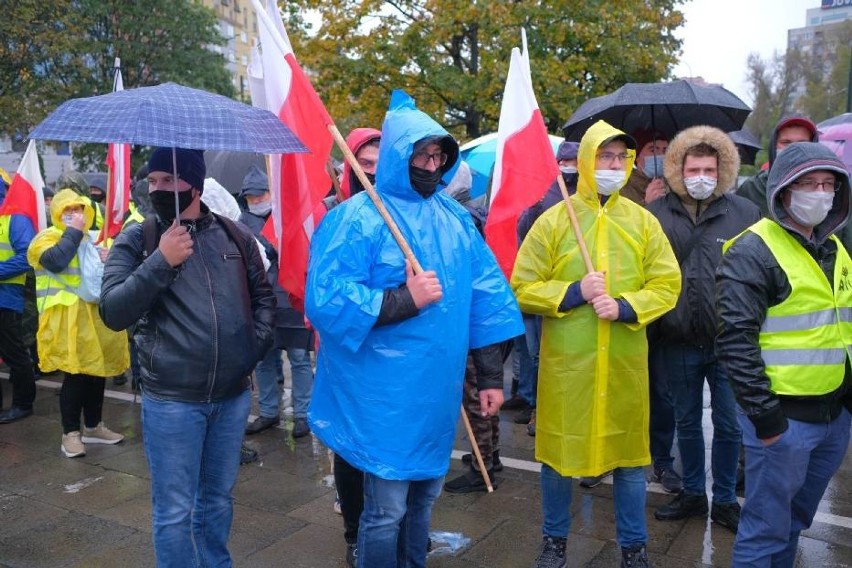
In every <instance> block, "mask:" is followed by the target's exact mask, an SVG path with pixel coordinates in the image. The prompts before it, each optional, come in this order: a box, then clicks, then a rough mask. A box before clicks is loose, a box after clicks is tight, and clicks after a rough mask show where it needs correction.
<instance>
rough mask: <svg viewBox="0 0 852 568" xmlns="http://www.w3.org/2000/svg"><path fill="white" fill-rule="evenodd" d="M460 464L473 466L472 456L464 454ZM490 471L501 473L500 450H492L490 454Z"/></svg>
mask: <svg viewBox="0 0 852 568" xmlns="http://www.w3.org/2000/svg"><path fill="white" fill-rule="evenodd" d="M462 463H463V464H465V465H469V466H471V467H472V466H473V454H465V455H463V456H462ZM491 469H493V470H494V471H503V462H501V461H500V450H494V453H493V454H491Z"/></svg>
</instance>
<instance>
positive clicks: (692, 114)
mask: <svg viewBox="0 0 852 568" xmlns="http://www.w3.org/2000/svg"><path fill="white" fill-rule="evenodd" d="M750 112H751V109H750V108H749V106H748V105H747V104H745V103H744V102H743V101H741V100H740V99H739V98H738V97H737V96H736V95H734V94H733V93H732V92H730V91H728V90H727V89H725V88H724V87H721V86H719V85H707V86H704V85H696V84H695V83H691V82H689V81H684V80H679V81H672V82H670V83H627V84H626V85H624V86H623V87H621V88H620V89H618V90H616V91H614V92H612V93H610V94H608V95H604V96H602V97H596V98H594V99H590V100H588V101H586V102H585V103H583V104H582V105H580V108H578V109H577V110H576V111H575V112H574V114H573V115H571V118H569V119H568V122H566V123H565V126H563V127H562V131H563V132H564V133H565V138H566V139H567V140H573V141H575V142H576V141H579V140H580V139H581V138H582V137H583V134H585V133H586V130H587V129H588V128H589V127H590V126H591V125H592V124H594V123H595V122H597V121H598V120H605V121H606V122H608V123H609V124H611V125H612V126H614V127H616V128H619V129H621V130H623V131H624V132H627V133H628V134H629V133H631V132H635V131H636V130H639V129H646V128H653V129H654V130H659V131H661V132H663V133H665V134H666V135H668V137H669V139H671V138H672V137H673V136H674V135H675V134H677V133H678V132H680V131H681V130H683V129H684V128H688V127H690V126H698V125H702V124H705V125H708V126H715V127H716V128H719V129H721V130H724V131H725V132H731V131H733V130H739V129H740V128H742V126H743V123H744V122H745V120H746V118H747V117H748V115H749V113H750Z"/></svg>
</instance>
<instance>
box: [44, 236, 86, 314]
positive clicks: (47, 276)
mask: <svg viewBox="0 0 852 568" xmlns="http://www.w3.org/2000/svg"><path fill="white" fill-rule="evenodd" d="M47 230H48V231H59V229H57V228H56V227H50V228H49V229H47ZM59 232H61V231H59ZM35 274H36V306H37V307H38V313H40V314H41V313H44V312H45V311H46V310H47V309H49V308H52V307H53V306H60V305H61V306H70V305H72V304H73V303H74V302H76V301H77V300H79V299H80V298H79V296H77V294H76V293H74V290H76V289H77V288H78V287H79V286H80V282H81V281H80V259H79V258H78V257H77V255H76V254H75V255H74V258H72V259H71V262H70V263H68V266H66V267H65V270H63V271H62V272H60V273H58V274H57V273H55V272H51V271H49V270H47V269H46V268H44V267H42V268H40V269H38V270H36V273H35Z"/></svg>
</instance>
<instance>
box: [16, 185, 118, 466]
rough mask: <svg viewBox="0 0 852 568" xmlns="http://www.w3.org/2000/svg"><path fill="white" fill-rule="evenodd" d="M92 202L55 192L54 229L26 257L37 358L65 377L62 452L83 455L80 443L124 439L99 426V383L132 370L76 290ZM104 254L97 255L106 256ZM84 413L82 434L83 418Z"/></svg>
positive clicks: (61, 398)
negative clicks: (31, 274) (32, 284)
mask: <svg viewBox="0 0 852 568" xmlns="http://www.w3.org/2000/svg"><path fill="white" fill-rule="evenodd" d="M94 214H95V212H94V209H93V208H92V205H91V201H90V200H88V199H87V198H85V197H83V196H80V195H78V194H76V193H74V192H73V191H72V190H70V189H63V190H61V191H59V192H57V194H56V196H55V197H54V199H53V202H52V203H51V206H50V217H51V219H52V220H53V226H52V227H48V228H47V229H45V230H44V231H41V232H40V233H39V234H38V235H36V237H35V239H33V242H32V243H31V244H30V248H29V250H28V251H27V259H28V260H29V263H30V264H31V265H32V267H33V268H34V269H35V271H36V304H37V307H38V311H39V315H40V317H39V327H38V354H39V360H40V365H41V369H42V370H43V371H45V372H51V371H57V370H59V371H63V372H64V373H65V379H64V381H63V383H62V390H61V391H60V393H59V407H60V410H61V414H62V430H63V435H62V446H61V449H62V453H64V454H65V455H66V456H67V457H69V458H73V457H77V456H82V455H84V454H85V453H86V448H85V446H84V443H91V444H117V443H118V442H120V441H121V440H123V439H124V436H122V435H121V434H117V433H115V432H112V431H110V430H109V429H108V428H107V427H106V426H105V425H104V423H103V420H102V409H103V402H104V386H105V384H104V378H106V377H111V376H114V375H117V374H119V373H122V372H124V370H125V369H127V367H128V366H129V364H130V361H129V356H128V354H127V334H126V333H125V332H124V331H121V332H115V331H112V330H110V329H109V328H107V327H106V326H105V325H104V323H103V321H101V318H100V316H99V315H98V305H97V304H96V303H91V302H87V301H85V300H83V299H82V298H81V297H80V296H79V295H78V291H77V290H78V287H79V286H80V284H81V272H80V259H79V256H78V247H79V246H80V243H81V242H82V241H83V239H84V238H90V237H89V235H88V233H87V232H85V228H86V227H90V226H91V224H92V218H93V217H94ZM105 255H106V249H101V256H102V258H105ZM81 413H82V414H83V422H84V423H83V425H82V426H83V427H82V429H81V427H80V426H81V424H80V414H81Z"/></svg>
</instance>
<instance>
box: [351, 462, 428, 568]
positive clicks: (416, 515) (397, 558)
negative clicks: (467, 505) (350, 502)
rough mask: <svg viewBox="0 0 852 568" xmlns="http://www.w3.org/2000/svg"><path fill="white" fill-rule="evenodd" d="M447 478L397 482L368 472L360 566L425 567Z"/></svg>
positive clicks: (365, 482)
mask: <svg viewBox="0 0 852 568" xmlns="http://www.w3.org/2000/svg"><path fill="white" fill-rule="evenodd" d="M443 484H444V478H443V477H439V478H436V479H426V480H423V481H393V480H388V479H382V478H380V477H376V476H375V475H373V474H371V473H365V474H364V510H363V512H362V513H361V522H360V526H359V529H358V565H359V566H364V567H365V568H424V567H425V566H426V554H427V550H426V548H427V545H428V542H429V520H430V518H431V516H432V504H433V503H434V502H435V499H437V498H438V495H440V494H441V487H442V486H443Z"/></svg>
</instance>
